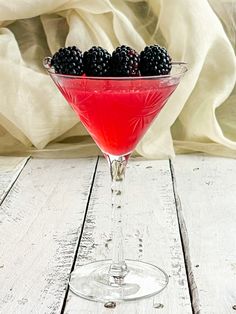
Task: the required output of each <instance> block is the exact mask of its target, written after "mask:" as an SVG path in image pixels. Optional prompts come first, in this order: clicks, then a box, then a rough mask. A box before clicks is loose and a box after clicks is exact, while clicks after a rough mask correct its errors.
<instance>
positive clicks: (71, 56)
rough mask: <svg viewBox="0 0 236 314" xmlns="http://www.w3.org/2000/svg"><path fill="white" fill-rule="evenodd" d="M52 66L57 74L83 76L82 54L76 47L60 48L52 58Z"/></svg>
mask: <svg viewBox="0 0 236 314" xmlns="http://www.w3.org/2000/svg"><path fill="white" fill-rule="evenodd" d="M51 66H53V67H54V69H55V72H56V73H60V74H70V75H82V74H83V58H82V52H81V50H80V49H79V48H77V47H76V46H72V47H67V48H60V49H59V50H58V51H57V52H56V53H55V54H54V55H53V57H52V61H51Z"/></svg>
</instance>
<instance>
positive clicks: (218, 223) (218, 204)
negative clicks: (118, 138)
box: [174, 155, 236, 314]
mask: <svg viewBox="0 0 236 314" xmlns="http://www.w3.org/2000/svg"><path fill="white" fill-rule="evenodd" d="M174 168H175V177H176V181H177V193H178V195H179V197H180V199H181V206H182V212H183V216H184V220H185V223H186V227H187V234H186V237H187V241H189V252H188V255H189V258H188V263H189V268H190V269H191V275H192V277H193V278H194V286H193V287H192V289H193V292H194V293H193V298H194V299H195V298H197V299H195V300H193V304H194V308H195V313H201V314H230V313H232V314H233V313H234V312H235V311H234V310H233V308H232V306H233V305H235V304H236V250H235V248H236V210H235V209H236V197H235V195H236V180H235V174H236V161H235V160H233V159H226V158H216V157H209V156H208V157H206V156H203V155H198V156H194V155H185V156H184V155H183V156H178V157H177V158H176V160H175V162H174ZM196 289H197V291H196Z"/></svg>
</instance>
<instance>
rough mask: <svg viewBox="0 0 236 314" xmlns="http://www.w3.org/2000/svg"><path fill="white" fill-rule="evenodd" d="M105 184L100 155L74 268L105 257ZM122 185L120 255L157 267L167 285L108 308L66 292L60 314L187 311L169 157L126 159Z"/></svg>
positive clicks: (107, 207)
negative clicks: (139, 298)
mask: <svg viewBox="0 0 236 314" xmlns="http://www.w3.org/2000/svg"><path fill="white" fill-rule="evenodd" d="M109 183H110V180H109V172H108V168H107V165H106V162H105V160H104V159H100V162H99V165H98V169H97V174H96V178H95V183H94V188H93V192H92V195H91V199H90V206H89V210H88V214H87V219H86V224H85V228H84V232H83V237H82V242H81V245H80V249H79V254H78V260H77V267H78V266H79V265H83V264H86V263H88V262H91V261H94V260H99V259H100V260H102V259H107V258H111V245H112V241H111V230H110V228H111V224H110V219H111V217H110V216H111V210H110V195H109V191H110V188H109ZM126 188H127V189H126V200H127V201H126V204H125V208H124V211H125V213H126V214H125V221H126V224H125V230H124V233H125V256H126V257H127V258H129V259H138V260H142V261H146V262H150V263H153V264H155V265H157V266H159V267H161V268H163V269H164V270H166V272H167V273H168V274H169V276H170V282H169V285H168V287H167V289H166V290H164V291H163V292H162V294H160V295H159V296H156V297H155V298H150V299H147V300H143V301H139V302H131V303H123V304H117V306H116V308H115V309H112V310H111V309H106V308H104V305H103V304H101V303H94V302H90V301H86V300H83V299H81V298H79V297H77V296H75V295H74V294H73V293H71V292H69V295H68V300H67V304H66V307H65V310H64V314H77V313H79V314H107V313H112V314H124V313H129V314H154V313H155V314H156V313H162V314H170V313H171V314H172V313H173V314H190V313H192V309H191V303H190V297H189V292H188V287H187V279H186V272H185V265H184V260H183V254H182V248H181V242H180V235H179V230H178V222H177V215H176V207H175V200H174V195H173V187H172V180H171V174H170V168H169V162H168V161H140V160H138V161H137V160H132V161H130V163H129V169H128V171H127V182H126ZM158 304H161V305H163V306H164V307H161V306H160V305H158ZM155 306H156V308H155Z"/></svg>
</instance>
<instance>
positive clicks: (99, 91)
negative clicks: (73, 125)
mask: <svg viewBox="0 0 236 314" xmlns="http://www.w3.org/2000/svg"><path fill="white" fill-rule="evenodd" d="M186 70H187V68H186V66H185V64H183V63H177V64H172V71H171V73H170V74H168V75H163V76H150V77H147V76H146V77H86V76H73V75H64V74H55V73H54V72H53V69H50V68H49V69H48V72H49V74H50V75H51V77H52V79H53V80H54V82H55V84H56V85H57V87H58V89H59V90H60V91H61V93H62V94H63V96H64V97H65V98H66V100H67V101H68V103H69V104H70V105H71V107H72V108H73V109H74V111H75V112H76V114H77V115H78V117H79V119H80V120H81V122H82V123H83V125H84V126H85V128H86V129H87V130H88V132H89V133H90V135H91V136H92V138H93V139H94V141H95V142H96V143H97V145H98V146H99V147H100V149H101V150H102V152H103V153H104V155H105V157H106V159H107V160H108V163H109V167H110V173H111V179H112V185H111V191H112V211H113V241H114V246H113V255H112V260H104V261H96V262H94V263H89V264H87V265H83V266H80V267H79V268H78V269H76V270H75V271H73V272H72V274H71V279H70V287H71V289H72V291H73V292H74V293H76V294H77V295H79V296H81V297H83V298H86V299H89V300H94V301H102V302H106V301H119V302H120V301H130V300H137V299H142V298H145V297H149V296H153V295H155V294H157V293H159V292H160V291H162V290H163V289H164V288H165V287H166V285H167V283H168V276H167V275H166V273H165V272H164V271H163V270H161V269H160V268H158V267H157V266H155V265H151V264H148V263H144V262H141V261H135V260H129V261H125V259H124V255H123V233H122V200H121V199H122V195H123V182H124V178H125V169H126V165H127V162H128V159H129V156H130V154H131V153H132V151H133V150H134V149H135V147H136V145H137V144H138V142H139V141H140V139H141V138H142V136H143V135H144V134H145V132H146V131H147V129H148V128H149V126H150V125H151V123H152V122H153V121H154V119H155V118H156V117H157V115H158V113H159V112H160V110H161V109H162V108H163V106H164V105H165V103H166V102H167V100H168V98H169V97H170V95H171V94H172V93H173V92H174V90H175V89H176V87H177V86H178V84H179V82H180V79H181V78H182V76H183V75H184V73H185V72H186ZM157 136H158V134H157Z"/></svg>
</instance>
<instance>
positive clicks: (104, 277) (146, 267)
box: [70, 260, 169, 302]
mask: <svg viewBox="0 0 236 314" xmlns="http://www.w3.org/2000/svg"><path fill="white" fill-rule="evenodd" d="M126 263H127V266H128V274H127V275H126V276H125V278H124V280H123V282H122V283H121V284H120V285H118V284H117V283H115V282H114V280H113V277H111V276H110V275H108V271H109V267H110V265H111V261H110V260H104V261H97V262H93V263H89V264H87V265H84V266H79V268H78V269H76V270H75V271H73V272H72V274H71V278H70V289H71V291H73V292H74V293H75V294H77V295H78V296H80V297H82V298H85V299H88V300H92V301H98V302H108V301H116V302H122V301H133V300H138V299H143V298H147V297H151V296H154V295H156V294H158V293H159V292H161V291H162V290H163V289H164V288H165V287H166V286H167V284H168V280H169V278H168V276H167V274H166V273H165V272H164V271H163V270H161V269H160V268H158V267H156V266H154V265H151V264H148V263H144V262H139V261H132V260H127V261H126Z"/></svg>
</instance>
